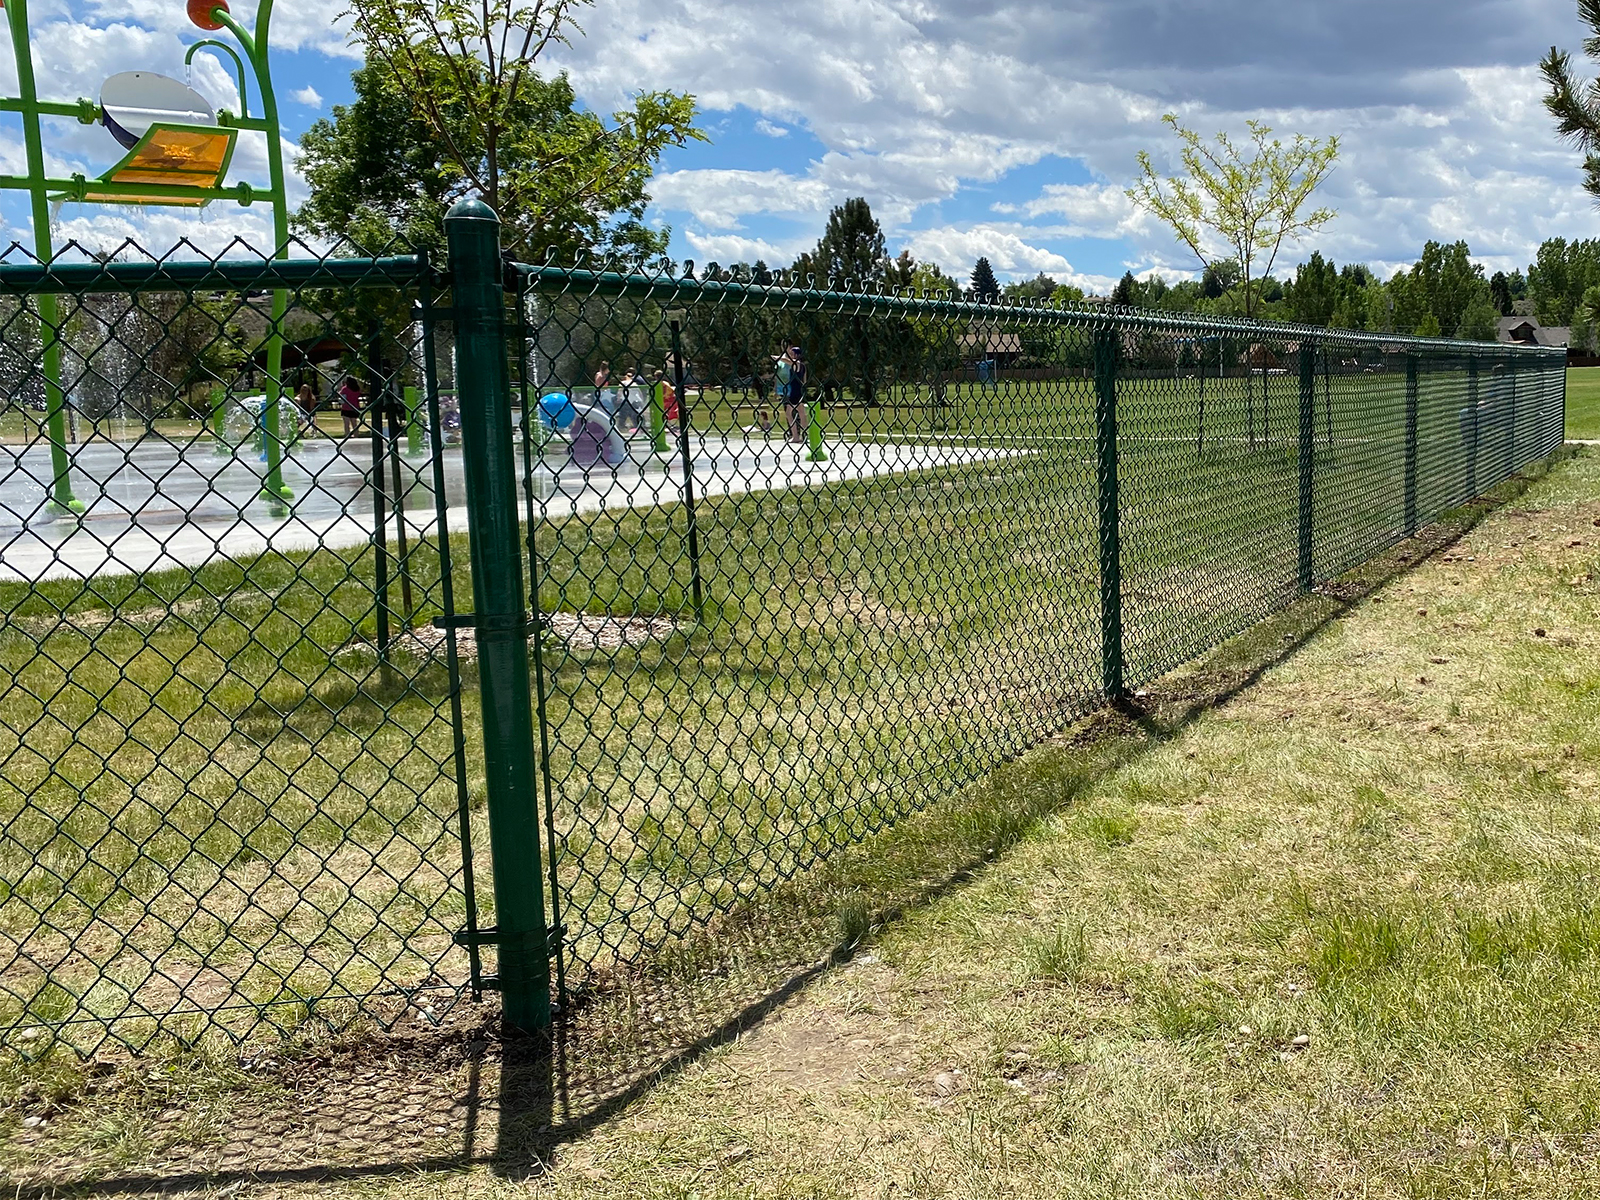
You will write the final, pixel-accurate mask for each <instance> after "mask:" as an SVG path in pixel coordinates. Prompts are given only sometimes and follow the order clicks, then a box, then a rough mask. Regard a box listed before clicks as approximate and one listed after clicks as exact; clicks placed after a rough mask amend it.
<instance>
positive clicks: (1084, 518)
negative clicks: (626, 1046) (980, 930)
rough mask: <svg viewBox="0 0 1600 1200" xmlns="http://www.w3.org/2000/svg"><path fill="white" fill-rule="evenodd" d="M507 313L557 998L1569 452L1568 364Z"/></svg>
mask: <svg viewBox="0 0 1600 1200" xmlns="http://www.w3.org/2000/svg"><path fill="white" fill-rule="evenodd" d="M519 278H520V279H521V293H520V296H519V298H518V315H519V319H520V321H521V324H522V328H521V333H522V339H521V344H520V346H518V347H516V350H515V353H516V354H517V356H518V358H519V360H520V365H521V381H520V386H521V388H522V390H523V393H524V397H525V405H524V410H523V411H524V420H523V427H522V434H523V444H524V447H525V451H526V460H525V467H526V480H525V483H526V491H527V502H528V508H529V512H530V513H533V514H535V515H536V516H537V517H538V518H539V519H538V520H536V521H534V522H532V523H531V527H530V546H531V557H532V568H533V570H532V575H533V579H534V581H535V595H534V596H533V607H534V609H535V610H536V611H537V612H539V613H541V614H542V620H541V624H542V631H541V634H540V638H539V648H540V672H539V674H540V678H539V687H540V702H541V723H542V730H541V732H542V736H543V737H544V739H545V742H546V745H547V747H548V749H547V751H546V762H545V767H546V778H547V780H548V784H549V788H548V801H547V807H548V812H547V813H546V819H547V822H548V825H549V833H550V841H551V855H552V859H553V864H554V868H553V870H552V872H551V879H552V887H553V891H554V896H553V902H554V909H555V910H556V912H557V914H558V915H557V918H556V919H557V920H558V921H559V922H561V924H562V927H563V930H564V941H563V950H562V964H563V966H564V969H565V975H564V982H565V986H566V989H567V993H568V996H569V999H570V998H574V997H579V996H581V995H582V994H583V992H584V990H585V989H586V988H589V987H591V986H603V985H605V984H606V983H607V981H608V980H616V979H618V978H619V977H622V976H626V975H627V974H628V973H630V972H637V971H641V970H648V969H649V967H650V964H651V963H652V962H653V961H659V956H660V954H661V952H662V951H663V950H664V948H667V947H669V946H670V945H671V943H672V942H673V941H674V940H675V939H681V938H683V937H684V936H686V935H688V934H690V933H692V931H693V930H694V929H695V928H696V927H697V926H700V925H703V924H705V923H707V922H710V921H712V920H713V919H714V918H715V917H716V916H717V914H719V913H722V912H725V911H728V910H729V909H731V908H734V907H735V906H737V905H739V904H741V903H742V902H746V901H749V902H751V903H755V904H757V905H758V904H759V901H758V900H757V899H754V898H755V897H758V896H759V894H760V893H761V892H762V891H763V890H764V889H767V888H770V887H772V886H774V885H777V884H779V883H780V882H782V881H783V880H785V879H787V878H789V877H790V876H792V875H793V874H795V873H796V872H799V871H801V870H803V869H805V868H806V867H807V866H808V865H810V864H813V863H816V862H818V861H819V860H821V859H824V858H826V857H827V856H828V855H829V854H830V853H832V852H834V851H836V850H837V849H839V848H840V847H843V846H845V845H848V844H850V843H852V842H856V841H859V840H861V839H863V838H865V837H867V836H868V835H869V834H871V833H872V832H874V831H876V830H879V829H882V828H884V827H885V826H887V825H889V824H891V823H892V822H894V821H896V820H898V819H900V818H902V817H904V816H905V815H907V814H909V813H912V812H915V811H917V810H919V809H921V808H923V807H925V806H927V805H929V804H930V803H932V802H934V801H936V800H938V799H940V798H941V797H945V796H948V795H950V794H952V793H953V792H955V791H956V790H958V789H960V788H961V787H963V786H964V785H965V784H967V783H969V782H970V781H972V780H974V779H976V778H978V777H979V776H981V775H983V774H984V773H986V772H987V771H989V770H990V769H992V768H993V767H994V766H995V765H996V764H998V763H1000V762H1002V761H1004V760H1006V759H1008V758H1010V757H1013V756H1015V755H1017V754H1019V753H1021V752H1022V751H1024V750H1026V749H1027V748H1029V747H1030V746H1033V745H1035V744H1037V743H1038V742H1040V741H1041V740H1042V739H1044V738H1047V737H1049V736H1051V735H1052V734H1054V733H1056V732H1057V731H1059V730H1061V729H1062V728H1063V727H1064V726H1066V725H1067V724H1069V723H1070V722H1072V721H1073V720H1075V719H1077V718H1079V717H1081V716H1082V715H1084V714H1085V713H1086V712H1088V711H1089V710H1091V709H1093V708H1094V707H1096V706H1098V705H1100V704H1102V703H1103V702H1104V701H1105V698H1106V695H1107V692H1108V690H1109V691H1112V692H1116V691H1118V690H1121V689H1127V690H1132V689H1135V688H1137V687H1139V686H1140V685H1142V684H1143V683H1145V682H1148V681H1150V680H1152V679H1154V678H1155V677H1156V676H1158V675H1160V674H1162V673H1163V672H1165V671H1167V670H1169V669H1171V668H1172V667H1174V666H1176V665H1178V664H1180V663H1182V662H1185V661H1187V660H1189V659H1192V658H1193V657H1195V656H1196V655H1198V654H1200V653H1202V652H1204V651H1205V650H1207V649H1209V648H1211V647H1213V646H1215V645H1217V644H1218V643H1219V642H1220V641H1222V640H1224V639H1225V638H1227V637H1229V636H1231V635H1233V634H1235V633H1238V632H1240V631H1241V630H1243V629H1245V628H1247V627H1248V626H1250V625H1251V624H1253V623H1254V622H1256V621H1258V620H1260V619H1261V618H1262V617H1264V616H1266V615H1268V614H1269V613H1271V612H1272V611H1273V610H1275V609H1277V608H1280V607H1282V606H1283V605H1285V604H1286V603H1288V602H1289V601H1291V600H1292V599H1293V598H1294V597H1295V596H1296V595H1298V594H1300V593H1301V592H1303V591H1304V590H1306V589H1307V588H1308V587H1309V586H1312V585H1315V584H1316V583H1318V582H1320V581H1323V580H1327V579H1330V578H1332V577H1334V576H1336V575H1338V574H1340V573H1341V572H1343V571H1345V570H1346V569H1348V568H1350V567H1351V566H1354V565H1356V564H1358V563H1360V562H1362V561H1364V560H1366V559H1368V558H1370V557H1372V556H1373V555H1374V554H1376V553H1378V552H1379V551H1381V550H1383V549H1384V548H1385V547H1387V546H1389V545H1390V544H1392V543H1393V542H1395V541H1397V540H1399V539H1400V538H1402V537H1404V536H1406V535H1407V534H1408V533H1409V532H1413V531H1414V530H1415V529H1416V528H1418V527H1419V525H1421V524H1426V523H1428V522H1429V521H1431V520H1433V519H1435V518H1436V517H1437V516H1439V515H1440V514H1442V513H1443V512H1445V511H1446V510H1448V509H1450V508H1452V507H1454V506H1456V505H1458V504H1460V503H1462V502H1464V501H1466V500H1468V499H1470V498H1472V497H1475V496H1477V495H1479V494H1480V493H1482V492H1483V491H1484V490H1486V489H1487V488H1489V487H1491V486H1492V485H1494V484H1495V483H1498V482H1500V481H1501V480H1503V479H1505V478H1506V477H1507V476H1509V475H1510V474H1512V473H1513V472H1515V471H1516V470H1518V469H1519V468H1521V467H1522V466H1524V465H1526V464H1528V463H1529V462H1530V461H1532V460H1534V459H1536V458H1539V457H1541V456H1543V455H1545V454H1547V453H1549V452H1550V451H1551V450H1552V449H1553V448H1555V447H1556V446H1558V445H1559V444H1560V443H1561V440H1562V423H1563V416H1564V414H1563V403H1564V380H1565V375H1564V359H1563V357H1562V355H1561V354H1560V353H1549V352H1541V351H1536V350H1526V349H1522V348H1518V347H1507V346H1492V345H1465V344H1462V343H1451V342H1443V341H1438V340H1427V339H1420V340H1419V339H1412V338H1407V337H1398V336H1394V335H1388V336H1382V335H1377V336H1374V335H1361V334H1352V333H1345V332H1340V331H1334V330H1325V329H1309V328H1298V327H1292V326H1281V325H1265V324H1249V323H1244V322H1234V321H1220V320H1207V319H1180V318H1167V317H1157V316H1153V315H1151V314H1136V313H1129V312H1122V311H1117V310H1113V309H1109V308H1104V309H1086V310H1083V311H1066V310H1062V309H1058V308H1049V307H1026V306H1021V307H1016V306H997V305H985V304H974V303H967V302H960V301H957V300H949V299H934V298H929V297H912V296H889V295H883V294H876V293H863V292H819V291H812V290H806V289H801V288H794V287H790V286H785V285H784V284H783V283H782V281H775V282H774V283H773V284H772V285H770V286H768V285H762V284H758V283H754V282H751V281H749V280H748V278H745V279H729V278H711V279H708V280H703V281H695V280H692V279H686V280H685V279H671V278H666V277H655V276H649V275H639V274H633V275H630V274H618V273H608V272H605V271H588V270H558V269H554V268H550V267H544V268H536V267H526V268H522V269H521V270H520V272H519ZM791 346H793V347H799V348H800V354H801V358H802V359H803V361H804V363H805V368H804V370H805V374H804V380H803V392H802V393H800V394H798V395H797V394H795V393H793V392H791V393H788V394H786V393H785V390H784V386H785V385H784V380H785V377H786V376H792V375H793V372H792V370H791V369H790V368H787V367H785V366H784V365H783V360H782V359H781V358H779V357H777V356H780V355H784V354H785V353H786V352H787V349H788V348H789V347H791Z"/></svg>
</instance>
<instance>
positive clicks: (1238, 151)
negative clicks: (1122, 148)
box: [1128, 0, 1600, 316]
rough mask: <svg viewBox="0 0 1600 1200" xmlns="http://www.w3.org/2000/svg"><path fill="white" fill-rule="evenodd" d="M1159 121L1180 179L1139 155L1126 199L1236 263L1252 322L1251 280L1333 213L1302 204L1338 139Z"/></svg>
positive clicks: (1198, 250)
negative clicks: (1209, 139)
mask: <svg viewBox="0 0 1600 1200" xmlns="http://www.w3.org/2000/svg"><path fill="white" fill-rule="evenodd" d="M1597 2H1600V0H1597ZM1163 120H1165V121H1166V123H1167V124H1168V125H1169V126H1171V127H1172V130H1173V131H1174V132H1175V133H1176V134H1177V135H1178V139H1179V141H1180V142H1181V143H1182V151H1181V159H1182V162H1183V168H1184V172H1185V173H1184V174H1183V175H1173V176H1171V177H1169V178H1167V179H1162V178H1161V176H1159V175H1158V174H1157V173H1156V169H1155V166H1154V164H1153V163H1152V162H1151V159H1150V155H1149V154H1148V153H1147V152H1146V151H1143V150H1141V151H1140V152H1139V171H1140V175H1139V180H1138V182H1137V183H1135V184H1134V186H1133V187H1131V188H1129V189H1128V198H1129V199H1130V200H1132V201H1133V202H1134V203H1135V204H1137V205H1139V206H1140V207H1142V208H1144V209H1147V210H1148V211H1150V212H1152V213H1154V214H1155V215H1156V216H1157V217H1159V218H1161V220H1162V221H1164V222H1165V223H1166V224H1167V225H1168V226H1170V227H1171V229H1172V231H1173V233H1174V234H1175V235H1176V236H1177V238H1178V240H1179V241H1180V242H1182V243H1183V244H1184V245H1185V246H1187V247H1188V248H1189V250H1190V251H1191V252H1192V253H1193V254H1194V256H1195V257H1196V258H1198V259H1199V260H1200V262H1201V264H1202V265H1203V266H1211V265H1212V264H1214V263H1218V262H1223V261H1228V260H1232V261H1233V262H1234V263H1236V264H1238V267H1239V270H1240V273H1241V275H1242V276H1243V278H1242V280H1241V282H1242V285H1243V288H1244V310H1245V315H1246V316H1253V315H1254V314H1255V308H1256V298H1255V296H1254V281H1255V280H1256V278H1257V277H1258V276H1270V275H1271V274H1272V268H1273V265H1274V264H1275V263H1276V262H1277V258H1278V254H1279V252H1280V251H1281V250H1282V249H1283V247H1284V245H1285V244H1286V243H1289V242H1294V241H1298V240H1299V239H1300V238H1302V237H1304V236H1305V235H1306V234H1308V233H1312V232H1314V231H1316V230H1318V229H1320V228H1322V227H1323V226H1324V225H1326V224H1327V223H1328V222H1329V221H1331V220H1333V218H1334V216H1335V215H1336V214H1335V212H1334V210H1333V209H1331V208H1315V209H1309V210H1308V209H1307V205H1308V203H1309V202H1310V199H1311V195H1312V193H1313V192H1315V191H1316V189H1317V188H1318V186H1320V185H1321V183H1322V182H1323V180H1325V179H1326V178H1327V177H1328V174H1329V172H1330V171H1332V170H1333V164H1334V162H1335V160H1337V158H1338V157H1339V139H1338V138H1337V137H1331V138H1328V139H1327V140H1326V141H1324V140H1322V139H1320V138H1308V137H1306V136H1305V135H1304V134H1296V135H1295V139H1294V141H1293V142H1290V143H1289V144H1288V145H1285V144H1284V143H1283V142H1282V141H1280V140H1278V139H1276V138H1273V137H1272V130H1271V128H1269V127H1268V126H1266V125H1263V124H1262V123H1261V122H1259V121H1250V122H1248V126H1249V130H1250V137H1249V140H1248V141H1247V142H1245V143H1240V142H1236V141H1235V140H1234V139H1233V138H1231V137H1229V136H1228V135H1227V134H1226V133H1219V134H1217V136H1216V138H1215V139H1214V142H1213V143H1212V144H1209V145H1208V144H1207V143H1206V142H1205V141H1204V140H1203V139H1202V138H1201V137H1200V135H1199V134H1198V133H1195V132H1194V131H1193V130H1191V129H1185V128H1184V127H1183V126H1182V125H1181V124H1179V122H1178V118H1177V116H1176V114H1173V113H1168V114H1167V115H1166V116H1165V117H1164V118H1163ZM1258 263H1260V264H1262V267H1261V270H1260V271H1257V269H1256V267H1257V264H1258Z"/></svg>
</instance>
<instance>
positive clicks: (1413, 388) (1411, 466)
mask: <svg viewBox="0 0 1600 1200" xmlns="http://www.w3.org/2000/svg"><path fill="white" fill-rule="evenodd" d="M1405 490H1406V494H1405V506H1406V509H1405V520H1406V536H1407V537H1413V536H1415V534H1416V532H1417V352H1416V350H1415V349H1414V348H1413V349H1412V351H1411V353H1409V354H1407V355H1406V471H1405Z"/></svg>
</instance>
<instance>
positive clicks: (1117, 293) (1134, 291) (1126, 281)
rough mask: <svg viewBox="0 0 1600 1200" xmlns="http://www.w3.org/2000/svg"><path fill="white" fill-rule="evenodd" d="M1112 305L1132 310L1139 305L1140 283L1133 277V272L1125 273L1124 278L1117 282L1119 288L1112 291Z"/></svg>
mask: <svg viewBox="0 0 1600 1200" xmlns="http://www.w3.org/2000/svg"><path fill="white" fill-rule="evenodd" d="M1111 303H1113V304H1120V305H1122V306H1123V307H1125V308H1132V307H1133V306H1134V305H1136V304H1138V303H1139V281H1138V280H1137V279H1135V278H1134V277H1133V272H1132V271H1124V272H1123V273H1122V278H1121V279H1119V280H1117V286H1116V287H1115V288H1113V289H1112V291H1111Z"/></svg>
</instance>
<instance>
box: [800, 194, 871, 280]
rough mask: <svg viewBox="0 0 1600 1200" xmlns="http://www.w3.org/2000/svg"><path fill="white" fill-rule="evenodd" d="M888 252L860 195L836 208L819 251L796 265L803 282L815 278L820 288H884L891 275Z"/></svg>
mask: <svg viewBox="0 0 1600 1200" xmlns="http://www.w3.org/2000/svg"><path fill="white" fill-rule="evenodd" d="M888 258H889V251H888V248H887V247H886V246H885V245H884V241H883V230H882V229H881V228H880V227H879V225H878V221H877V218H876V217H874V216H873V215H872V206H871V205H869V204H868V203H867V202H866V200H865V199H864V198H862V197H860V196H856V197H854V198H852V199H850V200H846V201H845V202H844V203H843V204H840V205H836V206H835V207H834V209H833V211H832V212H830V213H829V214H828V224H827V226H826V227H825V228H824V229H823V231H822V237H820V238H819V239H818V240H817V248H816V249H815V250H813V251H811V252H810V253H809V254H802V255H801V256H800V257H799V259H797V260H796V262H795V264H794V269H795V272H796V273H797V274H798V275H799V276H800V277H801V280H802V281H804V279H805V277H806V276H807V275H815V276H816V280H817V285H818V286H819V287H828V288H836V289H837V288H845V287H866V286H867V285H868V284H878V285H880V286H881V285H882V284H883V283H884V281H885V279H886V277H887V274H888V266H889V262H888Z"/></svg>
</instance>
